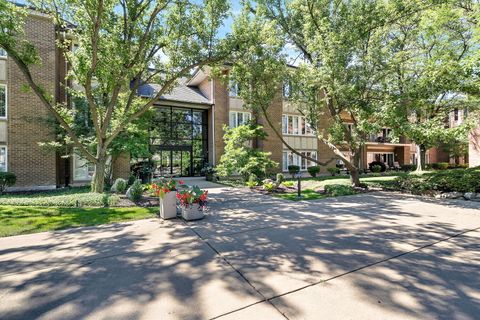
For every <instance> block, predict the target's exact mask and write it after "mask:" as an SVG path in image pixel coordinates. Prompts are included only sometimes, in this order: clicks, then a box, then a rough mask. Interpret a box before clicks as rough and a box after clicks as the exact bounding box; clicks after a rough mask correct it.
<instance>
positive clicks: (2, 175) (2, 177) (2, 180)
mask: <svg viewBox="0 0 480 320" xmlns="http://www.w3.org/2000/svg"><path fill="white" fill-rule="evenodd" d="M15 182H17V176H16V175H15V174H14V173H13V172H0V194H3V193H4V192H5V189H7V188H8V187H11V186H13V185H14V184H15Z"/></svg>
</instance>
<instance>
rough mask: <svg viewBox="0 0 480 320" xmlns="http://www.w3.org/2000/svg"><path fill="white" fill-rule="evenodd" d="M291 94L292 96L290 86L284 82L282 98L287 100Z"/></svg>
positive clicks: (287, 82)
mask: <svg viewBox="0 0 480 320" xmlns="http://www.w3.org/2000/svg"><path fill="white" fill-rule="evenodd" d="M291 94H292V86H291V85H290V82H289V81H285V82H284V83H283V97H284V98H286V99H288V98H290V95H291Z"/></svg>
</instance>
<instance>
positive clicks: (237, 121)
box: [229, 111, 252, 128]
mask: <svg viewBox="0 0 480 320" xmlns="http://www.w3.org/2000/svg"><path fill="white" fill-rule="evenodd" d="M250 120H252V115H251V114H250V112H240V111H230V121H229V122H230V128H236V127H238V126H241V125H244V124H247V123H248V122H250Z"/></svg>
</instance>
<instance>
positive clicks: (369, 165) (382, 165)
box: [368, 161, 387, 172]
mask: <svg viewBox="0 0 480 320" xmlns="http://www.w3.org/2000/svg"><path fill="white" fill-rule="evenodd" d="M373 166H380V167H381V170H380V171H378V172H385V171H387V166H386V165H385V163H383V162H381V161H372V162H370V163H369V164H368V168H369V169H370V171H372V172H375V171H373V169H372V168H373Z"/></svg>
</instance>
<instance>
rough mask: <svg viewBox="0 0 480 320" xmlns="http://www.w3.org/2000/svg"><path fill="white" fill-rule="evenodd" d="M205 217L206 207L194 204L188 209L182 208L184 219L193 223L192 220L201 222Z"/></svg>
mask: <svg viewBox="0 0 480 320" xmlns="http://www.w3.org/2000/svg"><path fill="white" fill-rule="evenodd" d="M204 217H205V207H202V206H199V205H197V204H193V205H191V206H188V207H182V218H183V219H185V220H187V221H191V220H200V219H203V218H204Z"/></svg>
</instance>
